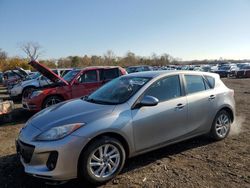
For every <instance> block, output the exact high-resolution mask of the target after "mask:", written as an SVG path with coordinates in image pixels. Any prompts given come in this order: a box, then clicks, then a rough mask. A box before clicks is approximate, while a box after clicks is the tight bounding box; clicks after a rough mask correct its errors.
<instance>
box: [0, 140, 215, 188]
mask: <svg viewBox="0 0 250 188" xmlns="http://www.w3.org/2000/svg"><path fill="white" fill-rule="evenodd" d="M210 143H212V140H211V139H209V138H208V137H206V136H200V137H197V138H193V139H190V140H187V141H183V142H180V143H177V144H174V145H170V146H167V147H164V148H161V149H158V150H155V151H152V152H149V153H146V154H142V155H139V156H137V157H133V158H131V159H128V160H127V162H126V164H125V167H124V169H123V170H122V172H121V174H124V173H127V172H129V171H132V170H134V169H138V168H141V167H144V166H147V165H149V164H151V163H154V162H156V161H157V160H161V159H163V158H172V157H173V156H174V155H176V154H180V153H182V152H184V151H187V150H190V149H193V148H198V147H202V146H204V145H208V144H210ZM0 182H1V184H2V185H3V186H4V187H12V188H16V187H23V188H30V187H37V188H39V187H46V188H47V187H53V188H55V187H60V188H66V187H74V188H77V187H79V188H80V187H94V186H93V185H91V184H88V183H86V182H82V181H80V180H77V179H74V180H71V181H68V182H66V183H64V184H62V185H51V182H48V181H45V180H41V179H38V178H35V177H32V176H29V175H26V174H25V173H24V169H23V167H22V165H21V163H20V162H19V160H18V158H17V156H16V155H15V154H13V155H8V156H3V157H0Z"/></svg>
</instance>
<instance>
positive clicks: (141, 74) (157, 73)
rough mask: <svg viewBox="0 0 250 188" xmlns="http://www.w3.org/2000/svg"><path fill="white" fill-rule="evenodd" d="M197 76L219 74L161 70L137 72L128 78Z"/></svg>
mask: <svg viewBox="0 0 250 188" xmlns="http://www.w3.org/2000/svg"><path fill="white" fill-rule="evenodd" d="M175 73H176V74H184V73H185V74H196V75H201V74H202V75H204V74H205V75H210V76H216V75H218V74H215V73H210V72H202V71H190V70H159V71H144V72H136V73H131V74H128V75H127V76H138V77H150V78H155V77H158V76H160V75H168V74H175Z"/></svg>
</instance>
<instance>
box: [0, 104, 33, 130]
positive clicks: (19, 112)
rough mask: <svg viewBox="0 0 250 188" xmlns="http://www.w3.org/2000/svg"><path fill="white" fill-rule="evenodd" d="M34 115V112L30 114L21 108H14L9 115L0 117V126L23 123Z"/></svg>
mask: <svg viewBox="0 0 250 188" xmlns="http://www.w3.org/2000/svg"><path fill="white" fill-rule="evenodd" d="M34 114H35V113H34V112H30V111H27V110H25V109H22V108H16V109H14V110H13V111H12V112H11V113H9V114H4V115H0V126H3V125H5V124H12V125H15V124H19V123H25V122H27V121H28V119H29V118H30V117H31V116H33V115H34Z"/></svg>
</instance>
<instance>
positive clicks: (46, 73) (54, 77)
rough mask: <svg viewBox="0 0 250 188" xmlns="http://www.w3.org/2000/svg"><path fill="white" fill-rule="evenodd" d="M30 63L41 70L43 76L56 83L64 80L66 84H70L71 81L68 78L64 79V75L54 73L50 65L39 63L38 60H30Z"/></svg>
mask: <svg viewBox="0 0 250 188" xmlns="http://www.w3.org/2000/svg"><path fill="white" fill-rule="evenodd" d="M29 64H30V65H31V66H32V67H33V68H35V69H36V70H37V71H38V72H40V73H41V74H42V75H43V76H45V77H46V78H48V79H49V80H50V81H52V82H54V83H56V82H58V81H62V82H63V83H65V84H66V85H69V83H68V82H67V81H66V80H64V79H63V78H62V77H60V76H58V75H57V74H56V73H54V72H53V71H51V70H50V69H49V68H48V67H46V66H45V65H43V64H41V63H39V62H38V61H31V62H29Z"/></svg>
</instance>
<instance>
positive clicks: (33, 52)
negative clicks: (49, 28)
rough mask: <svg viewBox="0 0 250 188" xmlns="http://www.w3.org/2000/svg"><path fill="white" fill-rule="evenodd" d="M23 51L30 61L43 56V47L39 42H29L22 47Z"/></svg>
mask: <svg viewBox="0 0 250 188" xmlns="http://www.w3.org/2000/svg"><path fill="white" fill-rule="evenodd" d="M21 50H22V51H23V52H24V53H25V54H26V55H27V56H28V58H29V59H30V60H36V59H38V57H39V56H40V55H41V54H42V52H41V46H40V45H39V44H38V43H37V42H27V43H24V44H22V45H21Z"/></svg>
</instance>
